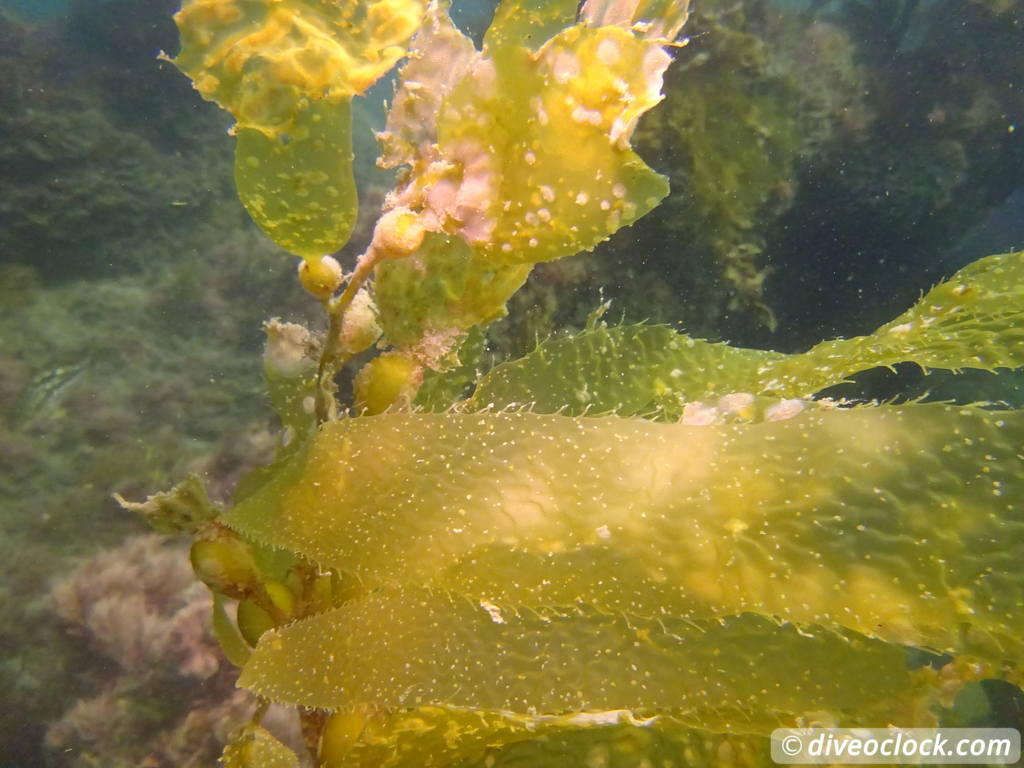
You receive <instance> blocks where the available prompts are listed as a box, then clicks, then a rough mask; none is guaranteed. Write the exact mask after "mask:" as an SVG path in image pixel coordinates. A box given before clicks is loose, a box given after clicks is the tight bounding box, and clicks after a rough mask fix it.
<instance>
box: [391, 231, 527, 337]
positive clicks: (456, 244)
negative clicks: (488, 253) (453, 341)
mask: <svg viewBox="0 0 1024 768" xmlns="http://www.w3.org/2000/svg"><path fill="white" fill-rule="evenodd" d="M530 269H531V266H530V265H529V264H513V265H501V264H497V265H495V264H492V265H487V264H484V263H482V262H481V260H480V259H477V258H475V257H474V255H473V252H472V251H471V250H470V248H469V246H468V245H466V243H465V242H464V241H463V240H461V239H460V238H457V237H448V236H445V235H437V234H432V233H431V234H428V235H427V237H426V239H425V240H424V243H423V245H422V246H421V247H420V249H419V250H418V251H417V252H416V259H415V260H413V259H390V260H387V261H384V262H383V263H382V264H380V265H378V267H377V271H376V280H375V281H374V295H375V297H376V300H377V311H378V320H379V322H380V325H381V327H382V328H383V329H384V334H385V336H386V337H387V339H388V341H389V342H391V343H392V344H394V345H396V346H399V347H402V346H407V345H412V344H415V343H417V342H419V341H420V340H421V339H423V338H424V337H425V336H426V335H427V334H428V333H430V332H431V331H438V330H442V329H455V330H458V331H464V330H467V329H469V328H471V327H473V326H474V325H477V324H485V323H489V322H490V321H492V320H495V319H497V318H499V317H503V316H504V315H505V303H506V302H507V301H508V300H509V298H510V297H511V296H512V294H513V293H515V292H516V291H517V290H518V289H519V288H520V287H521V286H522V284H523V283H524V282H525V281H526V277H527V275H529V273H530Z"/></svg>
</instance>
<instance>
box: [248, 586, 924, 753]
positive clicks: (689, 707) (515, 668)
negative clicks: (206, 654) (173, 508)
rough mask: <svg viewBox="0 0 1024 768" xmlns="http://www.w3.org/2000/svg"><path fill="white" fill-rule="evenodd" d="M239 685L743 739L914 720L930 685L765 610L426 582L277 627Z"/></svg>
mask: <svg viewBox="0 0 1024 768" xmlns="http://www.w3.org/2000/svg"><path fill="white" fill-rule="evenodd" d="M239 684H240V685H242V686H243V687H246V688H249V689H251V690H253V691H254V692H255V693H258V694H259V695H261V696H264V697H266V698H269V699H272V700H274V701H278V702H282V703H287V704H298V705H302V706H308V707H324V708H334V707H352V706H358V705H365V704H374V705H376V706H379V707H384V708H387V709H392V708H396V707H409V706H423V705H430V704H443V705H448V706H456V707H468V708H473V709H484V710H502V711H510V712H518V713H540V714H558V713H564V712H594V711H605V710H613V709H630V710H637V709H641V710H654V711H665V710H671V711H672V712H673V715H674V717H677V718H679V719H680V720H681V721H682V722H684V723H687V724H690V725H696V726H701V727H706V728H709V729H711V730H724V731H730V732H739V733H768V732H770V731H771V729H773V728H775V727H777V726H779V725H780V724H790V725H793V724H796V723H797V722H800V721H802V720H804V719H805V718H806V717H808V716H814V717H819V716H825V717H830V718H833V719H834V720H835V721H836V722H843V723H850V724H854V723H860V724H865V725H866V724H868V723H874V722H894V721H899V722H903V723H906V724H910V723H907V718H913V717H915V712H918V711H921V712H927V707H926V706H922V701H923V697H925V696H926V695H927V694H926V689H927V686H924V687H923V688H919V687H917V686H914V685H913V684H912V675H911V673H910V672H908V671H907V669H906V663H905V655H904V651H903V649H902V648H899V647H897V646H893V645H889V644H887V643H883V642H880V641H877V640H869V639H867V638H863V637H856V638H852V637H846V636H841V635H839V634H836V633H833V632H831V631H828V630H822V629H814V628H806V629H804V630H797V629H796V628H795V627H794V626H792V625H779V624H778V623H776V622H774V621H772V620H770V619H765V618H763V617H759V616H755V615H752V614H746V615H743V616H737V617H731V618H728V619H724V620H721V621H718V620H711V621H703V622H697V621H692V620H688V619H676V618H672V617H670V616H665V617H659V618H658V619H643V618H640V617H634V616H628V615H625V614H620V613H615V614H603V613H598V612H596V611H593V610H584V609H573V610H568V611H553V610H545V611H542V612H533V611H524V612H520V613H515V612H513V611H511V610H508V609H502V608H499V607H498V606H496V605H494V604H492V603H488V602H486V601H477V602H473V601H470V600H468V599H465V598H462V597H458V596H453V595H451V594H448V593H441V592H430V591H428V590H424V589H416V588H409V589H405V590H381V591H378V592H375V593H373V594H371V595H369V596H368V597H366V598H364V599H362V600H359V601H357V602H354V603H350V604H348V605H346V606H343V607H342V608H338V609H335V610H333V611H330V612H328V613H324V614H320V615H318V616H314V617H312V618H309V619H306V620H303V621H300V622H297V623H295V624H292V625H289V626H287V627H284V628H281V629H278V630H275V631H274V632H273V634H268V635H265V636H264V638H263V639H261V640H260V643H259V645H258V646H257V648H256V650H255V651H254V652H253V655H252V657H251V659H250V661H249V663H248V664H247V665H246V666H245V668H244V670H243V672H242V675H241V677H240V678H239ZM922 716H923V715H922Z"/></svg>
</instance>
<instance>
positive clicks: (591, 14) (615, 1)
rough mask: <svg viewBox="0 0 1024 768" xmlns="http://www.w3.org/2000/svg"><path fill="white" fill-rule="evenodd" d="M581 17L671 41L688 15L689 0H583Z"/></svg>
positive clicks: (598, 24) (592, 22)
mask: <svg viewBox="0 0 1024 768" xmlns="http://www.w3.org/2000/svg"><path fill="white" fill-rule="evenodd" d="M580 16H581V17H582V18H584V19H586V20H587V21H588V22H589V23H590V24H591V25H593V26H605V25H610V24H617V25H619V26H623V27H634V28H636V29H638V30H640V31H642V32H643V34H644V36H645V37H646V38H648V39H652V40H661V41H662V42H669V43H671V42H672V41H674V40H675V39H676V36H677V35H678V34H679V31H680V30H681V29H682V28H683V25H685V24H686V20H687V19H688V18H690V0H586V2H585V3H583V7H582V8H581V9H580Z"/></svg>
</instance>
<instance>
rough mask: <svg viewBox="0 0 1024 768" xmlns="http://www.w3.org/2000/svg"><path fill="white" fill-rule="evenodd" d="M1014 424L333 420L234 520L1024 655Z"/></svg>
mask: <svg viewBox="0 0 1024 768" xmlns="http://www.w3.org/2000/svg"><path fill="white" fill-rule="evenodd" d="M1022 440H1024V414H1020V413H1017V412H988V411H984V410H982V409H978V408H957V407H951V406H944V405H938V404H932V405H905V406H900V407H877V408H857V409H850V410H842V409H839V410H817V411H811V412H805V413H803V414H801V415H800V416H798V417H796V418H792V419H789V420H786V421H779V422H766V423H761V424H753V425H726V426H721V427H697V426H686V425H681V424H662V423H652V422H645V421H639V420H630V419H620V418H611V417H609V418H600V419H597V418H569V417H564V416H557V415H540V414H530V413H479V414H413V413H403V414H385V415H381V416H375V417H369V418H359V419H348V420H344V421H340V422H333V423H329V424H326V425H324V427H323V428H322V429H321V431H320V432H319V433H318V434H317V435H316V436H315V438H314V439H313V440H312V441H311V442H310V443H309V445H308V446H307V447H306V449H305V450H304V452H303V453H302V455H300V456H297V457H295V458H293V459H292V460H289V461H287V462H285V463H283V464H282V465H281V466H279V467H278V468H276V469H275V470H274V471H273V472H272V473H271V474H272V477H273V479H272V480H271V481H270V482H269V483H267V485H266V486H265V488H263V489H261V490H259V491H256V492H255V493H253V494H252V495H250V496H249V497H248V498H246V499H245V500H244V501H243V502H242V503H240V504H239V505H238V506H237V507H236V508H235V509H234V510H232V511H230V512H229V513H227V514H226V516H225V517H224V518H223V519H224V521H225V522H226V523H227V524H229V525H231V526H234V527H236V528H237V529H238V530H239V531H241V532H242V533H244V534H245V535H246V536H248V537H251V538H253V539H255V540H257V541H262V542H265V543H269V544H272V545H274V546H277V547H283V548H286V549H289V550H292V551H294V552H297V553H299V554H301V555H303V556H305V557H308V558H310V559H311V560H313V561H315V562H318V563H320V564H322V565H326V566H331V567H335V568H339V569H342V570H346V571H350V572H352V573H354V574H356V575H357V576H358V577H359V578H360V579H362V580H363V581H364V583H366V584H368V585H373V584H387V583H398V584H425V585H432V586H437V587H439V588H445V589H451V590H454V591H456V592H459V593H462V594H467V593H468V594H473V595H474V596H475V597H478V598H481V599H486V600H493V601H496V602H505V603H508V604H512V605H524V606H543V605H545V604H547V605H551V604H554V605H573V604H576V603H587V604H594V605H599V606H603V607H604V608H605V609H608V610H621V611H626V612H629V613H634V614H647V615H651V614H652V613H653V612H656V611H657V610H658V606H659V605H662V606H665V610H669V611H672V612H674V613H675V614H676V615H691V616H726V615H733V614H736V613H740V612H754V613H758V614H761V615H766V616H777V617H780V618H783V619H785V620H788V621H791V622H793V623H795V624H799V625H810V624H820V625H824V626H833V627H846V628H848V629H851V630H854V631H857V632H860V633H862V634H865V635H868V636H874V637H879V638H882V639H885V640H889V641H892V642H899V643H904V644H909V645H921V646H927V647H932V648H936V649H940V650H964V649H970V650H973V651H975V652H977V653H979V654H982V655H986V656H987V657H989V658H992V659H994V660H997V661H1004V660H1005V661H1010V662H1015V661H1017V660H1019V657H1020V654H1021V644H1020V637H1021V630H1022V628H1024V611H1022V609H1021V606H1022V605H1024V579H1022V578H1021V575H1020V569H1019V566H1018V564H1019V563H1020V562H1021V561H1022V560H1024V509H1022V507H1021V505H1020V499H1021V498H1022V497H1024V465H1022V459H1021V456H1020V446H1021V443H1022ZM513 556H514V557H520V558H525V559H523V560H521V562H519V564H518V566H516V564H515V562H514V560H510V559H509V558H513ZM573 558H575V559H576V560H574V559H573ZM588 562H591V563H592V565H591V566H587V563H588ZM510 563H511V565H509V564H510ZM607 563H613V564H616V567H615V568H613V569H611V570H609V569H607V568H603V567H601V566H602V564H607ZM574 566H575V567H579V568H581V569H582V570H580V571H579V572H578V575H577V576H574V577H572V578H568V577H567V574H568V573H569V572H570V571H571V570H572V567H574ZM517 568H518V570H517ZM496 574H500V575H496ZM473 589H479V590H481V591H477V592H475V593H474V592H473V591H472V590H473Z"/></svg>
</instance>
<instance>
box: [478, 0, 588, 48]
mask: <svg viewBox="0 0 1024 768" xmlns="http://www.w3.org/2000/svg"><path fill="white" fill-rule="evenodd" d="M578 8H579V0H502V2H501V3H499V4H498V7H497V9H496V10H495V11H494V18H493V19H492V20H491V25H490V26H489V27H488V28H487V34H486V35H485V36H484V51H485V52H488V53H489V52H491V51H495V50H501V49H502V48H504V47H505V46H509V45H518V46H522V47H523V48H529V49H530V50H533V51H536V50H537V49H538V48H540V46H541V45H543V44H544V43H546V42H547V41H548V40H550V39H551V38H552V37H554V36H555V35H557V34H558V33H559V32H561V31H562V30H563V29H565V28H566V27H571V26H572V25H573V24H575V23H576V11H577V9H578ZM595 26H603V25H601V24H597V25H595Z"/></svg>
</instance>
